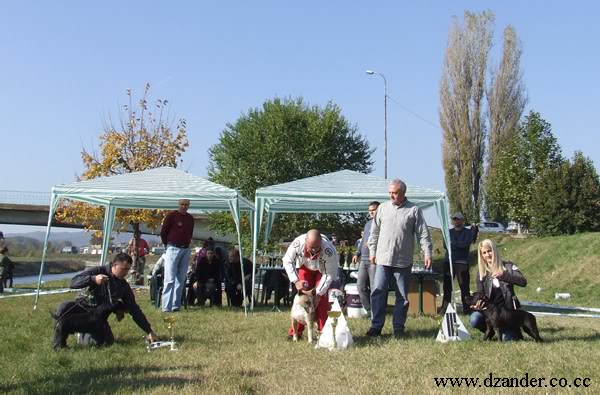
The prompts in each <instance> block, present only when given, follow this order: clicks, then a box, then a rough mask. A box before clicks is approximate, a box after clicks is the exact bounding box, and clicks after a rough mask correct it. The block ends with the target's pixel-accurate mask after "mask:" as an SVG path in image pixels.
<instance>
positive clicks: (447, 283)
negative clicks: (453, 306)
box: [442, 262, 471, 313]
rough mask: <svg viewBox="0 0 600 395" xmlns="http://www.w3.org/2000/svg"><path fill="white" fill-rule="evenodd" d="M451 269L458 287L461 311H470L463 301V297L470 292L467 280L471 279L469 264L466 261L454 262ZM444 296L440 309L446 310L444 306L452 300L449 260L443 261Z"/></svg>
mask: <svg viewBox="0 0 600 395" xmlns="http://www.w3.org/2000/svg"><path fill="white" fill-rule="evenodd" d="M452 269H453V271H454V277H456V279H457V281H458V286H459V288H460V299H461V301H462V305H463V312H464V313H470V312H471V308H470V307H469V305H468V304H467V303H465V297H466V296H469V295H470V294H471V291H470V289H469V282H470V281H471V276H470V275H469V265H467V264H466V263H454V264H453V265H452ZM443 274H444V298H443V304H442V311H445V310H446V307H447V306H448V304H449V303H450V301H451V300H452V276H450V262H444V270H443Z"/></svg>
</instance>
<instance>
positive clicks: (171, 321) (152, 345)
mask: <svg viewBox="0 0 600 395" xmlns="http://www.w3.org/2000/svg"><path fill="white" fill-rule="evenodd" d="M163 322H165V323H166V324H167V327H168V328H169V337H170V338H171V340H169V341H157V342H150V341H147V344H146V349H147V350H148V352H150V351H154V350H157V349H159V348H161V347H170V350H171V351H178V349H177V348H176V347H175V346H176V343H175V331H174V329H173V327H174V326H175V316H174V315H172V314H171V315H166V316H164V317H163Z"/></svg>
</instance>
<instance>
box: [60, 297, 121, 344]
mask: <svg viewBox="0 0 600 395" xmlns="http://www.w3.org/2000/svg"><path fill="white" fill-rule="evenodd" d="M94 308H95V307H94V306H90V305H87V304H85V303H79V304H78V303H77V302H75V301H71V302H63V303H61V304H60V305H58V308H57V309H56V316H57V317H62V316H63V314H64V315H69V314H81V313H87V312H89V311H90V309H94ZM114 342H115V336H114V335H113V332H112V329H111V328H110V325H109V324H108V322H107V323H106V324H105V325H104V328H102V331H101V335H100V337H99V336H98V335H97V334H92V333H82V334H81V337H80V339H79V344H82V345H84V346H96V345H98V344H103V345H105V346H110V345H111V344H113V343H114Z"/></svg>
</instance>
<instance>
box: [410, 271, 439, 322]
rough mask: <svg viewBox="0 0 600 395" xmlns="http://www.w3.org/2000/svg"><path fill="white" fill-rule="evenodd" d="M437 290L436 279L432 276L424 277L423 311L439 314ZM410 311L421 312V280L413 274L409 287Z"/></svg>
mask: <svg viewBox="0 0 600 395" xmlns="http://www.w3.org/2000/svg"><path fill="white" fill-rule="evenodd" d="M436 290H437V284H436V280H435V279H434V278H431V277H426V278H425V279H423V313H424V314H427V315H437V305H436V300H435V294H436ZM408 303H409V305H408V313H409V314H418V313H419V280H418V279H417V278H416V277H415V276H412V277H411V279H410V286H409V288H408Z"/></svg>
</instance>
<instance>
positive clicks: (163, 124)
mask: <svg viewBox="0 0 600 395" xmlns="http://www.w3.org/2000/svg"><path fill="white" fill-rule="evenodd" d="M149 93H150V84H147V85H146V87H145V89H144V94H143V96H142V97H141V99H139V100H136V99H135V98H134V96H133V92H132V91H131V89H128V90H127V96H128V98H129V103H128V104H126V105H124V106H123V108H122V110H121V111H120V113H119V119H118V121H117V122H115V121H113V119H112V118H110V117H109V119H108V120H107V121H106V122H104V125H103V127H102V129H103V131H102V134H101V135H100V137H99V139H100V146H99V150H98V151H96V150H94V149H92V150H91V151H88V150H86V149H85V148H83V149H82V151H81V157H82V159H83V165H84V167H85V171H84V172H83V173H82V174H81V175H77V176H76V178H77V180H90V179H94V178H97V177H104V176H113V175H118V174H125V173H133V172H137V171H143V170H148V169H154V168H157V167H162V166H171V167H177V164H178V163H180V162H181V155H182V154H183V152H185V149H186V148H187V147H188V145H189V144H188V139H187V133H186V121H185V119H179V120H178V121H177V122H175V121H174V118H173V117H172V116H171V115H170V114H169V111H168V109H167V104H168V101H167V100H160V99H158V100H156V101H154V102H150V99H149ZM163 216H164V215H163V213H162V211H160V210H139V209H118V210H117V213H116V218H115V225H116V226H118V229H117V230H118V231H124V230H126V229H127V226H129V225H130V226H131V227H132V228H133V230H134V231H136V230H139V224H140V223H145V224H147V225H148V227H150V228H152V229H156V228H157V227H158V226H159V225H160V224H161V222H162V219H163ZM56 218H57V220H59V221H61V222H66V223H83V225H84V226H85V229H86V230H93V231H95V232H96V233H97V234H98V233H101V231H100V229H102V221H103V218H104V208H103V207H100V206H95V205H91V204H87V203H83V202H71V201H67V202H64V203H62V205H61V206H60V207H59V208H58V210H57V214H56ZM135 251H137V246H135Z"/></svg>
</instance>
